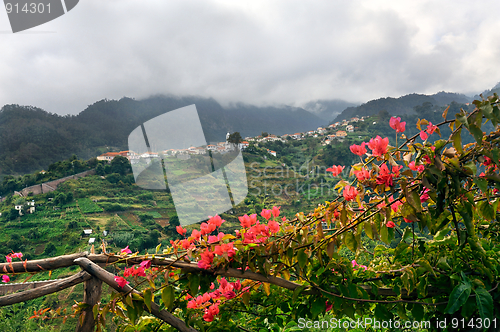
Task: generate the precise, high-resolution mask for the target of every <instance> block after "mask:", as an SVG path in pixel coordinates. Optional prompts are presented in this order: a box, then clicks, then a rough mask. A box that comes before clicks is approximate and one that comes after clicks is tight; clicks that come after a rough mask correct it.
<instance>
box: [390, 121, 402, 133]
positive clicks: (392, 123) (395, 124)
mask: <svg viewBox="0 0 500 332" xmlns="http://www.w3.org/2000/svg"><path fill="white" fill-rule="evenodd" d="M389 125H390V126H391V128H392V129H394V130H395V131H396V132H397V133H403V132H404V131H405V125H406V122H401V118H400V117H397V118H396V117H392V118H391V119H390V120H389Z"/></svg>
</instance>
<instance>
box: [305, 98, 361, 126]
mask: <svg viewBox="0 0 500 332" xmlns="http://www.w3.org/2000/svg"><path fill="white" fill-rule="evenodd" d="M357 105H358V104H354V103H350V102H347V101H345V100H341V99H329V100H327V99H320V100H313V101H310V102H308V103H306V104H305V105H304V106H303V108H304V109H305V110H307V111H309V112H311V113H313V114H315V115H317V116H318V117H320V118H322V119H324V120H326V121H328V122H330V121H332V120H333V119H335V117H336V116H337V115H339V114H340V113H342V111H343V110H345V109H346V108H347V107H354V106H357Z"/></svg>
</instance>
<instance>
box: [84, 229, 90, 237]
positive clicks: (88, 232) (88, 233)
mask: <svg viewBox="0 0 500 332" xmlns="http://www.w3.org/2000/svg"><path fill="white" fill-rule="evenodd" d="M90 234H92V229H84V230H83V236H90Z"/></svg>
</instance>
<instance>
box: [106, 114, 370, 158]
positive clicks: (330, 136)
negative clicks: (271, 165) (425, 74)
mask: <svg viewBox="0 0 500 332" xmlns="http://www.w3.org/2000/svg"><path fill="white" fill-rule="evenodd" d="M365 118H366V117H353V118H351V119H350V120H343V121H342V122H335V123H333V124H331V125H329V126H328V127H325V128H323V127H319V128H318V129H316V130H310V131H307V132H302V133H294V134H284V135H281V136H276V135H273V134H266V133H263V135H264V136H262V135H259V136H256V137H245V140H244V141H241V142H240V143H238V148H239V149H240V150H241V151H243V150H245V149H246V148H248V147H249V146H250V144H251V143H252V144H254V145H256V146H258V143H265V142H272V141H281V142H283V143H286V142H287V141H288V140H303V139H305V138H306V137H319V138H321V139H322V142H323V143H322V144H323V145H328V144H331V143H332V142H333V141H334V140H337V141H340V142H342V140H343V139H344V137H345V136H347V133H352V132H354V131H355V130H356V129H357V127H355V123H356V122H358V121H365ZM228 138H229V133H228V134H227V135H226V141H225V142H218V143H212V144H208V145H205V146H198V147H194V146H192V147H189V148H187V149H169V150H164V151H159V152H152V151H148V152H145V153H142V154H138V153H136V152H134V151H129V150H127V151H120V152H106V153H103V154H101V155H100V156H98V157H97V160H100V161H107V162H110V161H111V160H113V159H114V158H115V157H117V156H122V157H125V158H127V159H128V160H129V162H130V163H131V164H135V163H138V162H140V161H141V160H142V161H145V162H146V163H148V162H149V161H150V160H151V159H152V158H159V157H160V156H162V155H163V156H166V157H177V158H179V159H188V158H189V157H190V156H191V155H204V154H207V153H209V152H217V153H220V154H224V153H227V152H229V151H232V150H233V149H234V148H235V144H232V143H230V142H229V141H228ZM267 152H268V153H269V154H270V155H272V156H274V157H276V151H272V150H269V149H267Z"/></svg>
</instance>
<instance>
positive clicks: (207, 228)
mask: <svg viewBox="0 0 500 332" xmlns="http://www.w3.org/2000/svg"><path fill="white" fill-rule="evenodd" d="M216 228H217V227H216V226H215V224H207V223H206V222H202V223H201V225H200V231H201V235H205V234H210V233H212V232H213V231H215V229H216Z"/></svg>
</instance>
